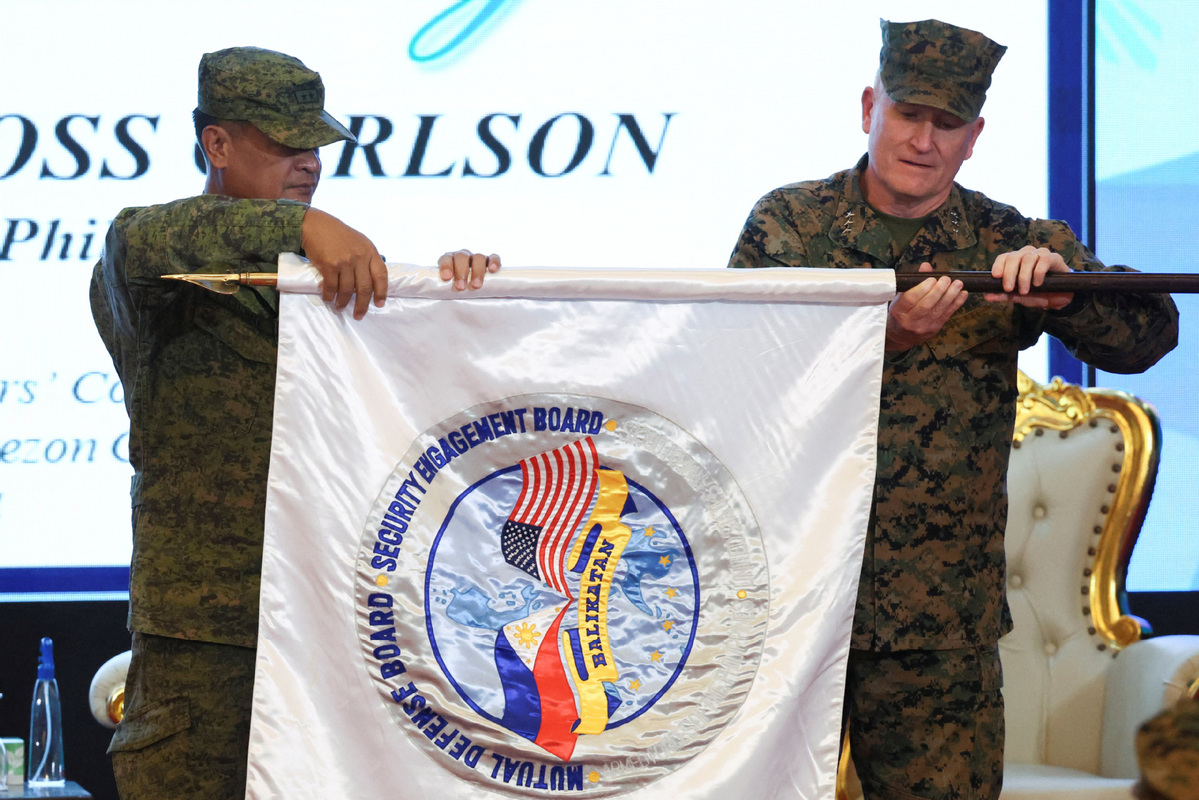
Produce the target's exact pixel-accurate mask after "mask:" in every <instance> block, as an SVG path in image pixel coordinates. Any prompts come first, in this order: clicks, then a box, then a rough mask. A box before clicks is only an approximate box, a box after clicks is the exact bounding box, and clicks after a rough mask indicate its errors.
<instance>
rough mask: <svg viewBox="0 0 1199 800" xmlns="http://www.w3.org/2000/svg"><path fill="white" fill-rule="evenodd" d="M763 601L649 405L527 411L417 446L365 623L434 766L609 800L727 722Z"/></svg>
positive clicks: (580, 404) (363, 590)
mask: <svg viewBox="0 0 1199 800" xmlns="http://www.w3.org/2000/svg"><path fill="white" fill-rule="evenodd" d="M768 599H769V594H768V575H767V568H766V559H765V555H764V551H763V548H762V543H761V538H760V535H759V533H758V529H757V525H756V522H755V521H754V518H753V514H752V513H751V511H750V508H749V505H748V503H747V502H746V500H745V498H744V496H743V495H742V494H741V491H740V489H739V488H738V486H737V484H736V481H735V480H734V479H733V477H732V475H731V474H730V473H729V472H728V470H727V469H725V468H724V466H723V465H722V464H721V463H720V461H719V460H718V459H717V458H716V457H715V456H714V455H713V454H712V453H711V452H709V451H708V450H707V449H706V448H704V447H703V445H702V444H701V443H700V442H699V441H698V440H697V439H696V438H695V437H694V436H692V435H690V434H688V433H687V432H686V431H684V430H682V429H681V428H679V427H678V426H677V425H675V424H673V423H672V422H670V421H669V420H667V419H665V418H663V417H662V416H659V415H657V414H655V413H653V412H652V411H650V410H648V409H645V408H640V407H636V406H631V405H628V404H623V403H617V402H614V401H611V400H606V399H602V398H597V397H582V396H574V395H552V394H539V395H524V396H520V397H514V398H506V399H503V400H496V401H493V402H488V403H484V404H481V405H479V406H476V407H474V408H471V409H469V410H467V411H464V412H462V413H460V414H457V415H455V416H454V417H452V418H450V419H447V420H445V421H443V422H442V423H440V424H438V425H435V426H433V427H432V428H430V429H429V430H427V431H425V432H424V433H423V434H421V435H419V436H418V437H417V438H416V440H415V441H414V443H413V444H412V446H411V448H410V449H409V451H408V452H407V453H406V454H405V456H404V458H403V459H402V460H401V461H400V463H399V464H398V465H397V466H396V469H395V471H394V472H393V473H392V475H391V477H390V479H389V480H388V481H387V483H386V484H385V486H384V487H383V490H382V491H381V493H380V495H379V498H378V500H377V501H376V503H375V505H374V508H373V509H372V511H371V516H370V519H369V522H368V525H367V528H366V530H365V531H364V533H363V538H362V543H361V547H360V550H359V557H358V563H357V591H356V595H355V602H356V608H355V616H356V621H357V630H358V637H359V641H360V642H361V645H362V652H363V656H364V659H365V664H366V668H367V670H368V672H369V674H370V676H371V679H372V681H373V683H374V685H375V686H376V687H377V688H378V690H379V692H380V699H381V702H382V703H383V704H384V705H385V706H386V708H387V709H388V713H389V716H390V719H391V720H392V722H393V723H394V724H395V725H396V726H397V727H398V728H399V729H401V730H402V731H403V732H404V735H405V736H407V738H408V740H409V741H410V742H411V743H412V744H414V745H415V746H416V747H417V748H418V749H420V750H422V751H423V752H425V753H426V754H427V755H429V757H430V758H431V759H432V761H433V763H434V764H435V765H437V766H436V767H430V766H429V765H425V767H426V768H441V769H445V770H449V771H450V772H451V773H452V774H454V775H456V776H458V777H459V778H462V779H464V780H467V781H471V782H474V783H476V784H478V785H479V787H480V788H486V789H488V790H492V791H499V792H504V793H507V794H511V795H515V796H523V795H532V794H539V795H544V794H545V793H546V792H547V791H548V792H550V793H554V792H558V791H561V792H564V793H565V792H569V793H570V794H572V795H578V794H583V795H586V796H592V797H603V796H610V795H616V794H621V793H623V792H627V791H631V790H633V789H636V788H639V787H643V786H645V784H646V783H647V782H649V781H652V780H655V779H657V778H660V777H662V776H664V775H666V774H669V773H670V772H671V771H673V770H675V769H677V768H678V767H679V766H681V765H682V764H684V763H686V762H687V761H689V760H690V759H692V758H694V757H695V756H696V755H697V754H698V753H700V752H701V751H702V750H703V749H704V748H705V747H706V746H707V745H708V744H709V743H710V742H711V741H712V739H714V738H715V737H716V736H717V735H718V734H719V733H720V731H721V730H722V729H723V728H724V727H725V725H727V724H728V722H729V721H730V720H731V719H732V717H733V715H734V713H735V712H736V710H737V709H738V708H739V707H740V706H741V704H742V702H743V701H744V699H745V696H746V694H747V693H748V691H749V687H750V685H751V684H752V682H753V678H754V675H755V673H756V671H757V667H758V662H759V659H760V656H761V650H762V643H763V640H764V638H765V633H766V622H767V610H768Z"/></svg>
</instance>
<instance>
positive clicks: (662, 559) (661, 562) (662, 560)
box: [658, 556, 670, 567]
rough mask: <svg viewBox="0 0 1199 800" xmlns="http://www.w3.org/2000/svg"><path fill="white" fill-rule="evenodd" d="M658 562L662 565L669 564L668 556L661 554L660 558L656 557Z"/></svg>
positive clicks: (667, 565)
mask: <svg viewBox="0 0 1199 800" xmlns="http://www.w3.org/2000/svg"><path fill="white" fill-rule="evenodd" d="M658 563H659V564H661V565H662V566H664V567H669V566H670V556H662V557H661V558H659V559H658Z"/></svg>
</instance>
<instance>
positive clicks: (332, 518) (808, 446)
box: [247, 257, 894, 800]
mask: <svg viewBox="0 0 1199 800" xmlns="http://www.w3.org/2000/svg"><path fill="white" fill-rule="evenodd" d="M391 274H392V278H391V285H390V294H389V297H388V300H387V303H386V306H385V307H384V308H383V309H372V310H371V312H370V313H369V314H368V315H367V317H366V319H364V320H362V321H358V322H356V321H354V320H353V319H352V318H351V317H350V315H349V314H348V313H340V314H339V313H337V312H335V311H333V310H332V309H331V307H330V306H328V305H326V304H324V303H323V302H322V301H321V299H320V296H319V294H317V293H316V292H317V288H316V278H315V273H314V272H313V271H312V270H310V269H309V268H308V267H307V266H306V265H304V264H303V263H302V262H300V261H299V260H298V259H294V258H292V257H284V258H283V259H281V261H280V288H281V289H282V290H283V294H282V297H281V319H280V332H279V372H278V387H277V390H276V399H275V429H274V442H273V450H272V453H271V472H270V483H269V488H268V500H267V519H266V547H265V553H264V556H263V565H262V573H263V574H262V578H263V581H262V611H261V616H260V630H259V650H258V671H257V679H256V682H255V689H254V717H253V725H252V729H251V738H250V763H249V784H248V792H247V796H248V797H252V798H262V799H263V800H265V799H266V798H280V797H287V798H309V797H311V798H372V799H373V798H384V797H385V798H429V797H435V798H439V800H441V799H443V798H480V797H497V798H499V797H567V796H569V797H616V796H620V797H628V798H670V800H687V799H689V798H696V799H698V798H729V797H746V798H750V797H752V798H761V800H772V799H773V798H829V799H830V800H831V798H832V797H833V787H834V778H835V772H836V764H837V755H838V733H839V726H840V716H841V701H842V694H843V690H844V672H845V658H846V654H847V651H848V646H849V634H850V623H851V620H852V617H853V610H854V598H855V592H856V586H857V581H858V572H859V569H860V564H861V558H862V545H863V540H864V537H865V531H866V522H867V517H868V513H869V509H870V496H871V487H872V485H873V480H874V462H875V437H876V434H877V420H878V403H879V384H880V379H881V373H882V356H883V336H884V329H885V319H886V303H887V301H889V300H890V299H891V298H892V297H893V296H894V283H893V278H892V275H891V273H890V272H883V271H873V270H848V271H844V270H843V271H818V270H752V271H745V272H742V271H734V270H702V271H687V272H682V271H675V270H671V271H661V272H658V271H644V270H564V269H563V270H549V269H546V270H519V269H509V270H506V271H504V272H501V273H499V274H497V275H493V276H491V277H489V278H488V279H487V283H486V286H485V287H484V288H483V289H482V290H480V291H478V292H472V293H464V294H457V295H455V294H454V293H452V292H451V291H450V290H449V288H448V287H446V286H444V285H443V284H441V282H440V281H439V280H438V278H437V275H436V271H435V270H433V269H417V268H402V267H393V268H392V273H391Z"/></svg>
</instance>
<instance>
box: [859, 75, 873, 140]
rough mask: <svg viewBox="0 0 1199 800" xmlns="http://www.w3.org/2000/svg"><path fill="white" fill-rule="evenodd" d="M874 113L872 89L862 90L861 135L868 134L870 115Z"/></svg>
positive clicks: (871, 87) (868, 87)
mask: <svg viewBox="0 0 1199 800" xmlns="http://www.w3.org/2000/svg"><path fill="white" fill-rule="evenodd" d="M873 113H874V87H873V86H867V87H866V88H865V89H863V90H862V133H870V115H871V114H873Z"/></svg>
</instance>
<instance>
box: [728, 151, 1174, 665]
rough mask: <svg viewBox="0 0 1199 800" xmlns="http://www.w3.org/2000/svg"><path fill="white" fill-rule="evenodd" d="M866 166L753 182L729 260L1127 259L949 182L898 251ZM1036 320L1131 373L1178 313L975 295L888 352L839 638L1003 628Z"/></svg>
mask: <svg viewBox="0 0 1199 800" xmlns="http://www.w3.org/2000/svg"><path fill="white" fill-rule="evenodd" d="M865 165H866V159H865V158H863V159H862V161H860V162H859V163H858V165H857V167H856V168H855V169H853V170H848V171H845V172H839V173H837V174H835V175H832V176H831V177H829V178H828V179H826V180H823V181H812V182H807V183H797V184H792V185H789V186H784V187H782V188H780V189H776V190H775V191H773V192H771V193H769V194H767V195H766V196H765V197H763V198H762V199H761V200H759V201H758V203H757V205H755V206H754V208H753V211H751V212H750V215H749V219H748V220H747V221H746V223H745V227H744V229H743V230H742V232H741V237H740V239H739V240H738V242H737V247H736V249H735V250H734V251H733V255H732V259H731V261H730V264H729V266H731V267H780V266H784V267H824V268H854V267H866V268H870V267H877V268H893V269H896V270H900V271H914V270H916V269H918V267H919V265H920V264H921V263H923V262H925V261H928V262H930V263H931V264H932V265H933V268H934V270H936V271H946V270H978V271H990V269H991V265H992V264H993V263H994V260H995V257H996V256H998V255H999V254H1000V253H1004V252H1007V251H1011V250H1018V249H1019V248H1021V247H1023V246H1025V245H1028V244H1032V245H1034V246H1038V247H1048V248H1049V249H1051V250H1053V251H1055V252H1057V253H1059V254H1060V255H1061V256H1062V258H1063V259H1065V261H1066V263H1067V264H1068V265H1069V266H1070V268H1071V269H1072V270H1100V269H1121V270H1123V269H1126V268H1124V267H1105V266H1104V265H1103V264H1101V263H1100V262H1099V261H1098V260H1096V258H1095V257H1094V255H1092V254H1091V253H1090V251H1088V250H1087V248H1086V247H1085V246H1083V245H1082V244H1081V243H1080V242H1079V241H1078V239H1077V238H1075V236H1074V234H1073V233H1072V232H1071V231H1070V229H1069V227H1068V226H1067V225H1066V224H1065V223H1062V222H1056V221H1052V220H1030V219H1028V218H1026V217H1023V216H1021V215H1020V214H1019V213H1018V212H1017V211H1016V210H1015V209H1013V208H1011V207H1009V206H1005V205H1002V204H1000V203H996V202H993V201H991V200H989V199H988V198H987V197H985V196H984V195H982V194H979V193H978V192H972V191H969V190H966V189H963V188H962V187H960V186H958V185H957V184H954V186H953V189H952V191H951V193H950V196H949V198H948V200H947V201H946V202H945V203H944V204H943V205H942V206H941V207H940V208H939V209H937V210H936V211H935V212H934V213H933V214H932V216H930V217H929V218H928V220H927V221H926V222H925V224H924V227H923V228H922V229H921V230H920V231H919V232H917V234H916V236H915V238H913V239H912V241H911V243H910V245H909V246H908V248H907V250H906V251H905V252H904V253H902V254H900V253H896V252H895V250H894V246H893V244H892V239H891V233H890V231H889V230H888V229H887V227H886V226H885V224H884V223H883V222H882V221H881V220H880V218H879V217H878V215H877V214H876V213H875V212H874V211H873V209H871V208H870V206H868V205H867V204H866V202H865V200H864V198H863V196H862V193H861V189H860V185H859V175H860V171H861V170H862V169H864V168H865ZM1092 297H1094V296H1092ZM1043 330H1044V331H1048V332H1049V333H1051V334H1053V335H1054V336H1056V337H1057V338H1058V339H1060V340H1061V341H1062V342H1063V343H1064V344H1065V345H1066V346H1067V347H1068V348H1069V349H1070V351H1071V352H1072V353H1074V354H1075V355H1076V356H1077V357H1079V358H1080V359H1082V360H1084V361H1087V362H1088V363H1091V364H1094V365H1096V366H1098V367H1101V368H1102V369H1105V370H1110V371H1113V372H1135V371H1140V370H1144V369H1146V368H1148V367H1149V366H1150V365H1151V364H1153V363H1154V362H1156V361H1157V360H1158V359H1159V358H1161V357H1162V356H1163V355H1164V354H1165V353H1167V352H1169V350H1170V349H1171V348H1173V346H1174V344H1175V343H1176V341H1177V337H1178V312H1177V309H1176V308H1175V307H1174V304H1173V302H1172V301H1171V300H1170V298H1169V296H1168V295H1131V296H1130V295H1123V296H1118V297H1107V298H1105V299H1104V300H1103V301H1102V302H1097V301H1096V300H1095V299H1092V298H1088V297H1086V296H1083V295H1077V296H1076V297H1075V299H1074V301H1073V302H1072V303H1071V305H1069V306H1067V307H1066V308H1064V309H1061V310H1059V311H1055V312H1045V311H1041V310H1034V309H1030V308H1026V307H1023V306H1017V305H1014V304H994V303H987V302H985V301H984V300H983V299H982V296H981V294H980V295H978V296H971V297H970V298H969V299H968V300H967V301H966V305H965V306H963V307H962V308H961V309H960V310H959V311H957V313H955V314H954V315H953V316H952V317H951V318H950V319H949V321H948V322H947V323H946V325H945V326H944V328H943V329H942V330H941V331H940V332H939V333H938V334H937V335H936V336H934V337H933V338H932V339H930V340H929V341H927V342H926V343H924V344H922V345H920V346H917V347H914V348H912V349H911V350H908V351H906V352H904V353H899V354H893V355H889V356H888V357H887V359H886V363H885V365H884V367H883V386H882V398H881V408H880V416H879V439H878V472H877V476H876V483H875V487H874V509H873V513H872V514H871V524H870V528H869V530H868V533H867V541H866V553H865V559H864V563H863V565H862V574H861V581H860V583H859V586H858V602H857V609H856V612H855V615H854V624H853V636H852V646H853V647H855V648H859V649H868V650H882V651H888V650H908V649H947V648H954V647H969V646H974V645H981V644H993V643H994V642H995V641H996V640H997V639H998V638H999V637H1000V636H1002V635H1003V634H1004V633H1006V632H1007V631H1008V630H1010V629H1011V624H1012V623H1011V614H1010V612H1009V610H1008V607H1007V598H1006V594H1005V589H1004V587H1005V559H1004V549H1003V531H1004V527H1005V525H1006V520H1007V497H1006V492H1005V485H1004V483H1005V476H1006V474H1007V463H1008V456H1009V454H1010V448H1011V437H1012V427H1013V424H1014V418H1015V401H1016V394H1017V393H1016V356H1017V353H1018V352H1019V350H1021V349H1022V348H1025V347H1028V346H1030V345H1031V344H1033V343H1034V342H1035V341H1036V340H1037V338H1038V336H1039V335H1040V334H1041V332H1042V331H1043Z"/></svg>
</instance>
